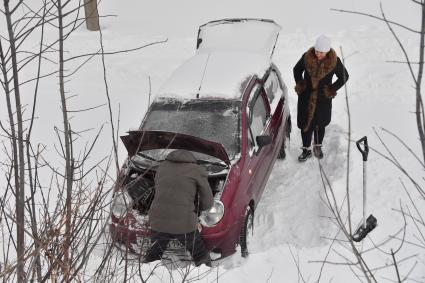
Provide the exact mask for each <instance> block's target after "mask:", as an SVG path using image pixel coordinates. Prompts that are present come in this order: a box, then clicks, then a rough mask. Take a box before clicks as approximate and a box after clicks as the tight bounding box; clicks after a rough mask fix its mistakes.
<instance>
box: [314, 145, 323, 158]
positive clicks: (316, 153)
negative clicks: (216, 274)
mask: <svg viewBox="0 0 425 283" xmlns="http://www.w3.org/2000/svg"><path fill="white" fill-rule="evenodd" d="M313 153H314V156H316V157H317V158H318V159H322V158H323V152H322V145H321V144H315V145H314V146H313Z"/></svg>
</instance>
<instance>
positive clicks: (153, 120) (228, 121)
mask: <svg viewBox="0 0 425 283" xmlns="http://www.w3.org/2000/svg"><path fill="white" fill-rule="evenodd" d="M240 105H241V102H240V101H238V100H205V99H197V100H189V101H181V100H178V99H157V100H156V101H155V102H154V103H153V104H152V106H151V108H150V111H149V112H148V114H147V116H146V117H145V120H144V122H143V124H142V129H143V130H157V131H167V132H174V133H182V134H187V135H191V136H195V137H199V138H202V139H205V140H209V141H214V142H217V143H220V144H222V145H223V147H224V149H225V150H226V152H227V155H228V156H229V159H234V158H235V157H236V155H237V154H238V153H239V152H240V124H241V122H240V115H239V113H240ZM189 150H190V149H189ZM162 151H163V150H162ZM149 154H150V155H152V150H150V151H149ZM159 155H160V156H161V157H162V156H163V154H159ZM158 157H159V156H158ZM202 157H204V158H205V159H206V155H202ZM211 158H213V157H210V158H209V159H211ZM213 159H215V160H216V158H213Z"/></svg>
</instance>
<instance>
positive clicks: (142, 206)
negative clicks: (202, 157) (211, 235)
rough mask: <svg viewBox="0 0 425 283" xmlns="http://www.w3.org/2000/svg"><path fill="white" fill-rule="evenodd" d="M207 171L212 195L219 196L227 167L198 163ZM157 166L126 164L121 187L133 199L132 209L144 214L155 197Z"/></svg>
mask: <svg viewBox="0 0 425 283" xmlns="http://www.w3.org/2000/svg"><path fill="white" fill-rule="evenodd" d="M200 165H202V166H203V167H204V168H205V170H206V171H207V172H208V183H209V184H210V187H211V190H212V193H213V196H214V197H215V198H220V196H221V194H222V192H223V189H224V183H225V181H226V178H227V174H228V169H227V168H223V166H222V165H219V164H211V163H200ZM156 168H157V166H153V167H150V168H143V167H139V166H137V165H136V164H135V163H134V162H129V163H128V164H127V169H126V172H125V175H124V180H123V183H122V189H123V190H125V191H127V192H128V194H129V195H130V197H131V198H132V200H133V207H132V208H133V210H136V211H138V212H139V213H140V214H142V215H146V214H147V213H148V211H149V209H150V206H151V204H152V201H153V199H154V197H155V189H154V186H155V181H154V179H155V172H156Z"/></svg>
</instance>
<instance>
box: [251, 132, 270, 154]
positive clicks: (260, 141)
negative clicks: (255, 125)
mask: <svg viewBox="0 0 425 283" xmlns="http://www.w3.org/2000/svg"><path fill="white" fill-rule="evenodd" d="M255 140H256V141H257V145H258V151H257V153H258V152H260V151H261V149H262V148H263V147H265V146H266V145H269V144H271V143H272V137H271V136H257V137H256V138H255Z"/></svg>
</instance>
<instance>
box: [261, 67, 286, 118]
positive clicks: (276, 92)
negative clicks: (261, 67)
mask: <svg viewBox="0 0 425 283" xmlns="http://www.w3.org/2000/svg"><path fill="white" fill-rule="evenodd" d="M264 89H265V91H266V94H267V98H268V99H269V103H270V109H271V112H272V113H274V111H275V109H276V107H277V105H278V103H279V99H280V97H281V96H282V93H283V89H282V86H281V84H280V81H279V77H278V75H277V74H276V72H275V71H274V70H272V71H271V72H270V74H269V76H268V78H267V80H266V81H265V82H264Z"/></svg>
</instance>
